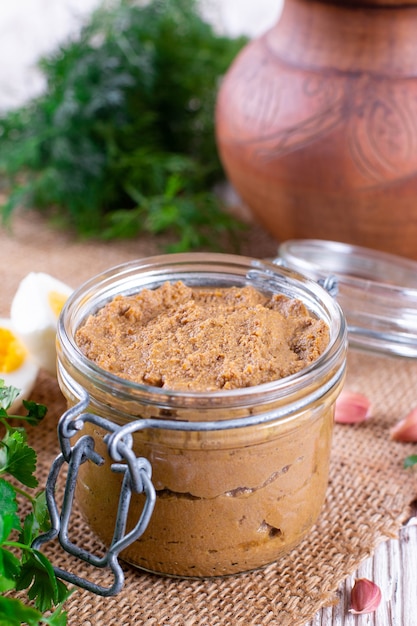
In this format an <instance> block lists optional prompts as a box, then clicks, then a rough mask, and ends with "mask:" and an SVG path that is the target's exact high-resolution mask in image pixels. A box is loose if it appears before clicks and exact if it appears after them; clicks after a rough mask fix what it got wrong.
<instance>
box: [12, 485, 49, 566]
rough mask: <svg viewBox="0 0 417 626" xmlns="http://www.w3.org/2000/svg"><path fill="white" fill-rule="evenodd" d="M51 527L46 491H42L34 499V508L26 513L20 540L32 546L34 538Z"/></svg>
mask: <svg viewBox="0 0 417 626" xmlns="http://www.w3.org/2000/svg"><path fill="white" fill-rule="evenodd" d="M50 527H51V523H50V519H49V512H48V508H47V505H46V496H45V492H44V491H41V492H40V493H39V494H37V495H36V496H35V498H34V499H33V510H32V511H31V512H30V513H28V515H26V517H25V519H24V521H23V528H22V533H21V535H20V537H19V541H20V542H21V543H23V544H26V545H28V546H30V545H31V544H32V542H33V540H34V539H35V538H36V537H38V536H39V535H40V533H44V532H47V531H48V530H49V529H50ZM23 557H24V555H23ZM23 557H22V558H23Z"/></svg>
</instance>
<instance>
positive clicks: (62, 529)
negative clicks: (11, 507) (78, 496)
mask: <svg viewBox="0 0 417 626" xmlns="http://www.w3.org/2000/svg"><path fill="white" fill-rule="evenodd" d="M88 404H89V397H88V394H87V393H86V392H84V391H83V392H82V399H81V401H80V402H79V403H78V404H77V405H76V406H74V407H72V408H71V409H69V410H68V411H66V412H65V413H64V414H63V415H62V417H61V420H60V422H59V426H58V437H59V443H60V446H61V450H62V452H61V454H59V456H57V458H56V459H55V461H54V463H53V464H52V467H51V470H50V473H49V476H48V480H47V484H46V500H47V505H48V509H49V514H50V518H51V530H50V531H49V532H47V533H45V534H43V535H40V536H39V537H38V538H37V539H36V540H35V541H34V542H33V547H34V548H36V549H40V546H41V545H42V544H44V543H46V542H48V541H51V540H54V539H56V538H58V540H59V542H60V544H61V546H62V548H63V549H64V550H65V551H66V552H68V553H69V554H72V555H73V556H75V557H77V558H79V559H80V560H82V561H84V562H86V563H88V564H90V565H92V566H94V567H97V568H110V570H111V571H112V573H113V575H114V582H113V584H112V585H111V586H110V587H103V586H101V585H99V584H96V583H94V582H91V581H90V580H88V579H86V578H82V577H80V576H78V575H77V574H73V573H71V572H67V571H66V570H63V569H61V568H59V567H54V571H55V574H56V576H57V577H58V578H62V579H63V580H65V581H67V582H69V583H72V584H74V585H77V586H79V587H82V588H84V589H87V590H88V591H92V592H93V593H96V594H98V595H101V596H112V595H116V594H117V593H118V592H119V591H120V590H121V589H122V587H123V584H124V573H123V570H122V568H121V566H120V563H119V561H118V556H119V554H120V552H121V551H122V550H123V549H125V548H126V547H127V546H129V545H130V544H131V543H133V542H134V541H136V540H137V539H138V538H139V537H140V536H141V535H142V534H143V533H144V531H145V529H146V527H147V526H148V523H149V520H150V518H151V516H152V513H153V509H154V506H155V500H156V494H155V488H154V486H153V484H152V481H151V476H152V469H151V465H150V463H149V461H148V460H147V459H145V458H142V457H136V456H135V454H134V452H133V449H132V445H133V439H132V436H131V435H130V434H127V436H123V437H120V434H119V437H118V438H117V441H116V442H114V437H113V443H112V435H111V434H110V433H112V434H113V435H115V434H118V431H120V430H121V429H120V427H118V426H117V425H115V424H114V423H113V422H111V421H109V420H106V419H104V418H102V417H99V416H97V415H94V414H92V413H83V411H84V410H85V409H86V408H87V407H88ZM86 422H89V423H93V424H95V425H97V426H99V427H101V428H103V429H105V430H107V431H108V432H109V434H108V435H106V436H105V441H106V443H107V444H108V449H109V454H110V457H111V459H112V460H113V461H114V463H112V465H111V469H112V470H113V471H114V472H118V473H121V474H123V480H122V486H121V490H120V496H119V504H118V510H117V514H116V522H115V528H114V533H113V538H112V541H111V543H110V546H109V548H108V550H107V552H106V554H104V556H101V557H99V556H96V555H94V554H92V553H90V552H88V551H87V550H85V549H84V548H81V547H79V546H77V545H75V544H74V543H73V542H72V541H71V540H70V539H69V536H68V534H69V533H68V527H69V522H70V517H71V511H72V507H73V501H74V493H75V488H76V484H77V478H78V471H79V468H80V466H81V465H82V464H83V463H85V462H87V461H90V462H93V463H95V464H96V465H99V466H100V465H103V463H104V459H103V457H102V456H100V454H98V453H97V451H96V450H95V443H94V439H93V438H92V437H90V436H89V435H83V436H81V437H80V438H79V439H78V440H77V441H76V443H75V444H74V445H73V446H71V442H70V440H71V438H72V437H73V436H74V435H75V434H77V433H80V431H81V430H82V428H83V427H84V425H85V423H86ZM66 463H67V464H68V472H67V478H66V482H65V490H64V495H63V499H62V508H61V513H59V510H58V505H57V502H56V498H55V492H56V485H57V481H58V477H59V474H60V471H61V469H62V468H63V466H64V464H66ZM132 493H144V494H145V496H146V500H145V504H144V507H143V509H142V512H141V515H140V518H139V520H138V521H137V523H136V525H135V527H134V528H133V529H132V530H131V531H130V532H128V533H127V534H126V522H127V515H128V512H129V505H130V500H131V496H132Z"/></svg>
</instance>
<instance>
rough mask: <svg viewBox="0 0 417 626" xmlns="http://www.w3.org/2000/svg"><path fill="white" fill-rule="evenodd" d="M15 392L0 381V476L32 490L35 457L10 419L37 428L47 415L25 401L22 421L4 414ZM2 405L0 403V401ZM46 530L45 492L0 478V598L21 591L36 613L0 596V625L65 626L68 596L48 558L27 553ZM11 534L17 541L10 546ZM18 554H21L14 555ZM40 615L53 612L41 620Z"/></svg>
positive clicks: (38, 407) (23, 436)
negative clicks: (22, 506)
mask: <svg viewBox="0 0 417 626" xmlns="http://www.w3.org/2000/svg"><path fill="white" fill-rule="evenodd" d="M16 392H18V390H14V389H13V388H10V387H7V386H6V385H5V384H4V381H1V380H0V398H2V401H3V406H2V407H0V421H1V422H2V424H3V425H4V426H5V434H4V436H3V438H2V439H1V440H0V473H1V474H3V475H4V476H7V475H9V476H11V477H13V478H14V479H15V480H18V481H20V483H22V484H23V485H25V486H26V487H29V488H32V487H36V485H37V480H36V478H35V476H34V472H35V470H36V461H37V457H36V452H35V450H33V449H32V448H31V447H30V446H29V445H28V443H27V434H26V431H25V429H24V428H23V427H21V428H14V427H12V426H11V425H10V424H9V421H10V420H11V419H16V418H19V419H22V420H23V421H25V422H26V423H27V424H33V425H36V424H39V422H40V420H42V418H43V417H44V415H45V413H46V408H45V407H44V406H43V405H39V404H36V403H34V402H25V403H24V406H25V408H26V410H27V416H26V417H25V416H12V415H9V414H8V412H7V409H6V408H5V407H10V404H11V403H10V400H11V399H12V398H14V397H15V395H16ZM0 402H1V400H0ZM18 498H19V500H20V499H22V498H23V499H26V501H27V502H29V503H30V504H31V507H32V509H31V511H30V512H29V513H26V515H25V517H24V519H23V523H22V522H21V519H20V517H19V501H18ZM49 528H50V519H49V514H48V510H47V506H46V497H45V492H44V491H40V492H39V493H37V494H35V495H31V494H30V493H29V492H26V491H24V490H23V489H21V488H20V487H17V486H15V482H13V483H12V482H10V481H8V480H6V479H5V478H4V477H0V594H3V593H4V592H6V591H8V592H10V591H12V590H19V591H22V590H23V589H26V590H27V595H28V598H29V600H31V601H33V604H34V606H35V608H32V607H30V606H26V605H25V604H24V603H23V602H21V601H20V600H17V599H15V598H12V597H3V596H2V595H0V626H6V625H7V626H15V625H20V624H22V623H25V624H28V625H29V626H32V624H33V625H34V626H35V625H36V626H39V625H40V624H50V626H65V624H66V622H67V615H66V612H65V611H64V610H63V608H62V604H63V603H64V602H65V600H66V599H67V598H68V596H69V593H70V592H69V591H68V590H67V588H66V586H65V584H64V583H63V582H62V581H60V580H58V579H57V578H56V576H55V572H54V569H53V567H52V565H51V564H50V562H49V561H48V559H47V558H46V557H45V556H44V555H43V554H42V553H40V552H38V551H37V550H34V549H33V548H32V542H33V539H35V538H36V537H37V536H39V533H40V532H45V531H47V530H49ZM13 535H15V536H17V535H18V536H19V540H18V541H15V540H14V538H13ZM19 553H20V554H19ZM44 611H53V612H52V613H51V614H48V615H43V613H44Z"/></svg>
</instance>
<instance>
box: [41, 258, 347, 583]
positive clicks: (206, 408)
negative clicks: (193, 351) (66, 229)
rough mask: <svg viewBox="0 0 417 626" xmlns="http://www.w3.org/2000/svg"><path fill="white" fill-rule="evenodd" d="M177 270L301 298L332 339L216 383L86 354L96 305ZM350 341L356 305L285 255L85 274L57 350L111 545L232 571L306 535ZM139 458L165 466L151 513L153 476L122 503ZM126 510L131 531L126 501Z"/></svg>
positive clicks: (192, 570)
mask: <svg viewBox="0 0 417 626" xmlns="http://www.w3.org/2000/svg"><path fill="white" fill-rule="evenodd" d="M178 280H181V281H183V282H184V283H185V284H186V285H189V286H192V287H194V286H198V287H203V286H205V287H231V286H238V287H239V286H244V285H252V286H253V287H254V288H256V289H257V290H259V291H261V292H264V293H266V294H273V293H281V294H284V295H286V296H288V297H290V298H298V299H300V300H301V301H303V302H304V304H305V306H306V307H307V308H308V309H309V310H310V312H312V313H313V314H314V315H315V316H317V317H319V318H321V319H323V320H324V321H325V322H326V323H327V324H328V326H329V329H330V341H329V345H328V347H327V349H326V350H325V352H324V353H323V354H322V355H321V356H320V357H319V358H318V359H317V360H316V361H314V362H313V363H311V364H310V365H309V366H307V367H306V368H305V369H303V370H301V371H300V372H298V373H297V374H294V375H292V376H288V377H286V378H284V379H281V380H277V381H274V382H270V383H267V384H262V385H258V386H254V387H247V388H243V389H233V390H227V391H224V390H222V391H216V392H208V393H201V392H178V391H167V390H166V389H163V388H158V387H151V386H146V385H141V384H137V383H133V382H129V381H126V380H122V379H121V378H118V377H116V376H114V375H113V374H111V373H109V372H107V371H104V370H102V369H100V368H99V367H98V366H97V365H96V364H95V363H93V362H92V361H90V360H88V359H87V358H86V357H85V356H84V355H83V353H82V352H81V350H80V349H79V347H78V346H77V343H76V341H75V333H76V331H77V328H78V327H79V326H80V325H81V324H82V323H83V321H84V320H85V319H86V318H87V317H88V316H89V315H90V314H92V313H95V312H96V311H97V310H99V309H100V308H102V307H103V306H104V304H105V303H106V302H108V301H109V300H111V299H112V298H113V297H114V296H116V295H120V294H121V295H131V294H133V293H136V292H138V291H140V290H141V289H143V288H148V289H154V288H156V287H158V286H160V285H161V284H163V283H164V282H166V281H172V282H173V281H178ZM346 343H347V342H346V325H345V319H344V316H343V314H342V312H341V309H340V307H339V305H338V304H337V302H336V301H335V299H334V298H333V297H332V296H331V295H330V294H329V293H328V292H327V291H326V289H324V288H323V287H322V286H320V285H319V284H318V283H317V282H315V281H313V280H310V279H309V278H307V277H305V276H303V275H300V274H298V273H296V272H294V271H292V270H289V269H287V268H282V267H280V266H278V265H276V264H274V263H272V262H267V261H260V260H256V259H252V258H247V257H243V256H234V255H227V254H201V253H190V254H173V255H162V256H157V257H152V258H145V259H141V260H138V261H134V262H130V263H127V264H124V265H121V266H118V267H116V268H113V269H110V270H109V271H107V272H105V273H103V274H100V275H98V276H96V277H94V278H92V279H91V280H90V281H88V282H87V283H85V284H84V285H82V286H81V287H80V288H79V289H78V290H77V291H75V292H74V293H73V295H72V296H71V297H70V298H69V300H68V301H67V304H66V306H65V307H64V310H63V312H62V315H61V318H60V321H59V328H58V335H57V354H58V380H59V384H60V387H61V389H62V392H63V394H64V396H65V397H66V399H67V401H68V405H69V411H68V413H67V414H66V415H65V416H64V418H65V419H64V418H63V419H62V420H61V425H60V436H61V438H64V440H65V441H64V444H63V456H64V457H65V459H66V460H68V459H70V458H71V454H72V452H71V450H72V448H70V446H69V444H68V441H66V439H65V438H67V439H68V440H69V439H70V438H71V437H74V439H75V440H77V439H78V440H79V441H80V438H81V439H82V438H83V436H85V440H86V441H87V442H88V443H87V444H86V448H85V449H87V448H88V450H90V452H89V453H88V454H87V453H86V452H85V451H84V453H82V454H81V453H80V455H79V456H80V458H81V457H82V458H81V461H80V463H79V466H77V468H76V470H74V472H71V474H74V475H75V474H76V475H77V488H76V498H77V501H78V504H79V506H80V507H81V510H82V512H83V515H84V516H85V518H86V520H87V522H88V524H89V525H90V527H91V528H92V529H93V531H94V532H95V533H96V534H97V535H98V536H99V537H100V538H101V539H102V540H103V541H104V543H105V544H107V545H108V546H109V545H110V546H111V545H114V542H115V541H116V543H117V546H118V550H119V549H122V550H123V551H122V554H121V555H122V558H123V559H124V560H125V561H128V562H129V563H131V564H134V565H135V566H137V567H139V568H141V569H143V570H146V571H149V572H154V573H159V574H165V575H171V576H181V577H206V576H223V575H228V574H235V573H238V572H243V571H248V570H253V569H255V568H259V567H261V566H264V565H266V564H268V563H270V562H273V561H275V560H276V559H278V558H279V556H280V555H282V554H284V553H286V552H287V551H288V550H290V549H291V548H293V547H294V546H295V545H297V544H298V543H299V542H300V541H301V540H302V539H303V538H304V537H305V536H306V534H307V533H308V532H309V530H310V529H311V527H312V526H313V524H314V523H315V521H316V519H317V517H318V515H319V513H320V510H321V508H322V505H323V502H324V499H325V494H326V487H327V482H328V466H329V456H330V447H331V439H332V429H333V413H334V405H335V401H336V398H337V396H338V395H339V392H340V390H341V387H342V385H343V381H344V373H345V361H346ZM93 448H94V452H91V450H92V449H93ZM123 450H124V451H126V450H128V452H126V454H125V455H124V454H123ZM132 451H133V456H132V454H131V452H132ZM97 453H98V455H99V456H97ZM87 456H89V459H88V460H86V457H87ZM84 461H85V462H84ZM135 463H136V465H135ZM137 463H139V466H140V468H141V469H143V468H145V470H146V472H147V477H148V478H149V479H150V475H151V473H152V484H153V486H154V489H155V492H156V498H155V505H153V502H152V504H150V505H149V510H148V512H146V513H144V510H145V509H146V506H147V501H148V500H149V499H152V496H151V495H149V494H150V492H151V491H152V490H151V489H150V488H149V485H148V482H149V481H148V478H147V479H146V481H145V482H146V485H145V487H146V486H147V488H146V489H143V484H141V480H140V478H139V479H138V480H136V479H135V477H134V476H133V478H132V476H131V477H130V485H131V487H132V491H133V493H132V495H131V499H130V501H129V502H130V503H128V504H127V505H120V500H119V494H120V491H121V489H122V491H123V490H124V487H123V486H122V483H123V480H122V479H123V474H124V475H125V476H126V467H128V468H130V469H131V470H132V474H134V473H135V467H137ZM132 468H133V469H132ZM150 468H152V472H151V470H150ZM74 481H75V479H74ZM127 482H128V483H129V481H127ZM135 483H136V484H135ZM123 484H124V483H123ZM143 490H144V491H145V492H146V493H145V494H144V493H141V491H143ZM146 494H147V495H146ZM127 507H128V508H129V511H128V514H127V513H126V515H127V524H126V526H127V530H128V536H127V537H126V536H125V529H124V525H125V524H124V522H123V521H120V519H119V515H118V511H119V512H120V510H121V509H123V510H124V509H127ZM144 507H145V509H144ZM143 516H145V517H146V518H147V519H146V524H147V528H146V530H144V531H143V525H142V527H141V529H140V532H139V533H138V532H136V530H135V529H137V528H138V520H141V519H142V518H143ZM53 517H54V516H53ZM55 517H56V516H55ZM148 522H149V523H148ZM56 523H57V522H56ZM146 524H145V525H146ZM115 526H116V531H115ZM139 534H140V536H138V535H139ZM112 542H113V543H112ZM75 551H76V550H75ZM90 561H91V559H90ZM76 582H77V583H78V584H79V581H76Z"/></svg>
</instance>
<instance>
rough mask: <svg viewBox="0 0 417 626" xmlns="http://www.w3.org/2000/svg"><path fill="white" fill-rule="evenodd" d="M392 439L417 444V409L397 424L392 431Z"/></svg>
mask: <svg viewBox="0 0 417 626" xmlns="http://www.w3.org/2000/svg"><path fill="white" fill-rule="evenodd" d="M390 435H391V439H393V440H394V441H402V442H404V443H416V442H417V408H415V409H413V410H412V411H410V413H409V414H408V415H407V416H406V417H405V418H404V419H402V420H401V421H400V422H398V424H396V425H395V426H394V427H393V428H391V431H390Z"/></svg>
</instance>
